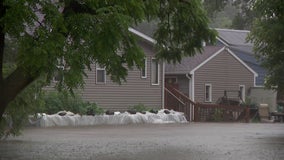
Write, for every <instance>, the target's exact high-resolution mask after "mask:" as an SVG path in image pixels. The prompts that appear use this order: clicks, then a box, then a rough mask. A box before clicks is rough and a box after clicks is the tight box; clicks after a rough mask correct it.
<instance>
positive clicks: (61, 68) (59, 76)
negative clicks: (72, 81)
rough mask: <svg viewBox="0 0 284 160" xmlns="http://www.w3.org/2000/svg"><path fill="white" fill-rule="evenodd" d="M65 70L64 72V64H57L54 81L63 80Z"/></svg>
mask: <svg viewBox="0 0 284 160" xmlns="http://www.w3.org/2000/svg"><path fill="white" fill-rule="evenodd" d="M63 72H64V66H57V70H56V71H55V73H54V76H53V82H55V83H56V82H59V81H62V80H63Z"/></svg>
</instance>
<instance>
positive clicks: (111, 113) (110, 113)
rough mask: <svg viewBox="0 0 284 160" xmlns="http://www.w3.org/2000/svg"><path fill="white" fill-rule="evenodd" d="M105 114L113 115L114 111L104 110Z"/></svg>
mask: <svg viewBox="0 0 284 160" xmlns="http://www.w3.org/2000/svg"><path fill="white" fill-rule="evenodd" d="M106 115H114V112H113V111H109V110H107V111H106Z"/></svg>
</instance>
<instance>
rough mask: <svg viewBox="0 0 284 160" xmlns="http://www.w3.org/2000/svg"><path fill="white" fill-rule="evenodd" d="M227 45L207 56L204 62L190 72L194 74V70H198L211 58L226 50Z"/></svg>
mask: <svg viewBox="0 0 284 160" xmlns="http://www.w3.org/2000/svg"><path fill="white" fill-rule="evenodd" d="M225 48H226V47H223V48H221V49H220V50H218V51H217V52H216V53H214V54H213V55H212V56H211V57H209V58H207V59H206V60H205V61H203V62H202V63H200V64H199V65H198V66H197V67H195V68H194V69H193V70H191V71H190V74H194V72H195V71H196V70H198V69H199V68H200V67H202V66H203V65H204V64H206V63H207V62H209V61H210V60H211V59H213V58H214V57H216V56H217V55H218V54H219V53H221V52H222V51H224V50H225Z"/></svg>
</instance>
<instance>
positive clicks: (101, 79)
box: [96, 65, 106, 83]
mask: <svg viewBox="0 0 284 160" xmlns="http://www.w3.org/2000/svg"><path fill="white" fill-rule="evenodd" d="M96 83H106V70H105V68H104V67H100V66H99V65H97V67H96Z"/></svg>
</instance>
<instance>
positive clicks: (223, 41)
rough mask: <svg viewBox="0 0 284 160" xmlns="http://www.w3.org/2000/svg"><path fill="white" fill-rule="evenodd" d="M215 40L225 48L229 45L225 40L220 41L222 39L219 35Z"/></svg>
mask: <svg viewBox="0 0 284 160" xmlns="http://www.w3.org/2000/svg"><path fill="white" fill-rule="evenodd" d="M216 39H217V40H218V41H220V42H221V43H223V44H224V45H225V46H227V47H229V44H228V43H227V42H226V41H225V40H222V38H221V37H220V36H219V35H218V36H217V37H216Z"/></svg>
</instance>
